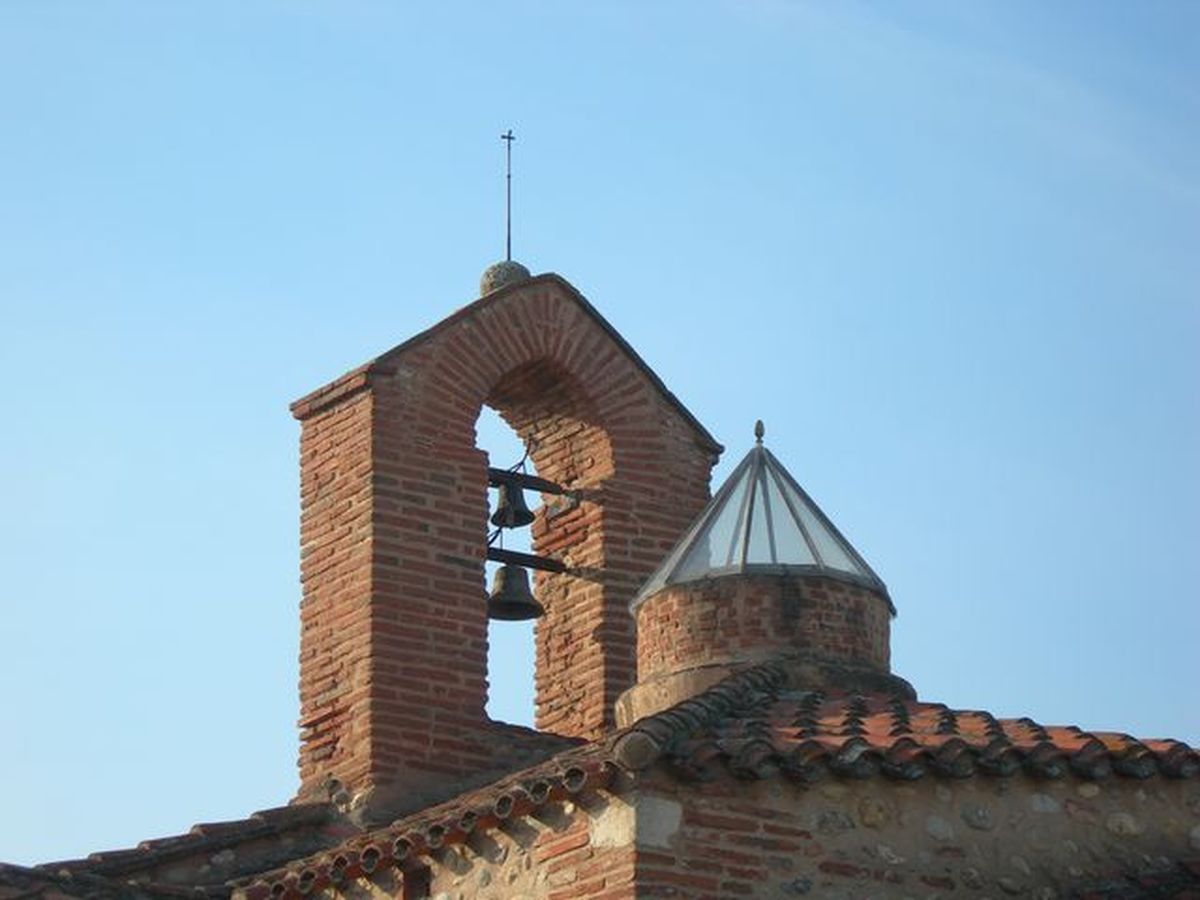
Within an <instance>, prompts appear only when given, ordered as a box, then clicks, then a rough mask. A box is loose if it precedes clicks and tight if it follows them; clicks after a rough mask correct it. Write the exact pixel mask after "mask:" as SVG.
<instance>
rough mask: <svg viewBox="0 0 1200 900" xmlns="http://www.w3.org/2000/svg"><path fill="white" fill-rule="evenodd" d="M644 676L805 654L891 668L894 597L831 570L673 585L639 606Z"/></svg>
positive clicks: (639, 643)
mask: <svg viewBox="0 0 1200 900" xmlns="http://www.w3.org/2000/svg"><path fill="white" fill-rule="evenodd" d="M637 623H638V629H637V631H638V640H637V658H638V680H639V681H646V680H649V679H653V678H655V677H658V676H663V675H671V674H676V673H679V672H683V671H686V670H688V669H695V668H701V667H705V666H725V665H729V664H738V663H754V662H760V661H763V660H767V659H772V658H775V657H779V656H797V655H799V656H803V657H807V658H811V659H812V660H814V661H817V662H823V663H833V664H835V665H839V666H846V667H850V668H856V669H859V668H865V669H873V670H875V671H878V672H881V673H887V672H888V671H889V668H890V667H889V663H890V660H889V655H890V654H889V646H888V640H889V634H890V624H891V613H890V610H889V608H888V604H887V601H886V600H884V599H883V598H882V597H879V596H878V595H876V594H875V593H873V592H872V591H869V590H867V589H866V588H862V587H859V586H857V585H853V584H848V583H846V582H842V581H837V580H834V579H831V578H826V577H823V576H796V575H749V574H739V575H729V576H725V577H720V578H711V579H706V580H704V581H700V582H693V583H690V584H683V585H675V586H672V587H668V588H665V589H663V590H661V591H659V592H658V593H657V594H654V595H653V596H652V597H649V598H647V599H646V600H645V601H644V602H643V603H642V604H641V606H639V607H638V610H637Z"/></svg>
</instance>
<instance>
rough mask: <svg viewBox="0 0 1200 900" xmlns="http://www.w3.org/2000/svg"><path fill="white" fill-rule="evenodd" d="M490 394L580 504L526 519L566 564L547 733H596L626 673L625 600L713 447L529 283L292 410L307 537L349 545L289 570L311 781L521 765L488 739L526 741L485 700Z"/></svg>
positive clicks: (549, 279) (542, 648)
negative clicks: (294, 579)
mask: <svg viewBox="0 0 1200 900" xmlns="http://www.w3.org/2000/svg"><path fill="white" fill-rule="evenodd" d="M485 403H486V404H488V405H490V406H492V407H493V408H495V409H496V410H497V411H498V412H499V413H500V414H501V415H502V417H504V418H505V419H506V420H507V421H508V422H509V424H510V425H512V427H513V428H514V430H515V431H516V432H517V433H518V435H520V436H521V437H523V438H526V439H529V438H533V439H534V445H533V446H534V450H533V454H532V459H533V462H534V465H535V467H536V469H537V471H538V473H539V474H540V475H542V476H543V477H546V478H549V479H551V480H553V481H556V482H558V483H560V484H562V485H563V486H564V487H566V488H568V489H569V490H571V491H572V492H573V494H572V498H573V500H574V501H577V502H575V503H574V505H571V504H570V503H568V504H559V505H558V506H557V507H556V508H555V509H554V510H553V512H547V511H545V510H544V511H542V512H541V514H540V515H539V517H538V520H537V522H535V525H534V529H533V545H534V549H535V552H538V553H544V554H548V555H553V556H556V557H559V558H562V559H564V561H565V562H566V563H567V565H568V567H569V569H568V572H567V573H564V574H562V575H553V576H546V575H542V576H540V577H539V583H538V591H539V596H540V597H541V598H542V599H543V602H544V603H545V604H546V605H547V609H548V613H547V615H546V616H545V617H543V619H541V620H540V621H539V623H538V626H537V629H536V635H537V637H536V641H537V660H538V662H537V674H536V686H537V725H538V728H539V729H541V730H542V731H545V732H552V733H554V734H557V735H562V736H568V737H585V738H595V737H598V736H600V735H601V734H602V733H603V732H604V731H605V730H606V729H607V728H609V727H611V725H612V723H613V704H614V702H615V701H616V698H617V696H618V695H619V694H620V693H621V692H622V691H623V690H624V689H625V688H627V687H629V686H630V685H631V684H633V682H634V680H635V676H636V663H635V648H634V631H633V620H632V617H631V616H630V614H629V611H628V603H629V601H630V600H631V599H632V597H633V595H634V593H635V592H636V590H637V588H638V586H639V585H640V583H641V582H642V581H643V580H644V578H645V577H646V576H647V575H648V574H649V573H650V571H651V570H652V569H653V568H654V566H655V565H656V564H657V563H658V562H659V561H660V560H661V558H662V556H663V555H664V554H665V553H666V552H667V551H668V550H669V549H670V547H671V545H672V544H673V543H674V541H675V540H676V539H677V538H678V536H679V535H680V533H682V531H683V530H684V529H685V528H686V527H687V525H688V524H689V523H690V522H691V520H692V519H693V518H694V517H695V516H696V515H697V514H698V513H699V511H700V509H701V508H702V507H703V505H704V503H705V502H706V500H707V498H708V483H709V472H710V470H711V466H712V463H713V462H715V459H716V455H717V453H719V451H720V447H719V445H717V444H716V443H715V442H714V441H713V440H712V438H711V436H709V435H708V434H707V432H705V431H704V429H703V428H702V427H701V426H700V425H699V424H698V423H697V422H696V421H695V419H694V418H692V417H691V416H690V414H689V413H688V412H687V411H686V410H685V409H683V407H682V406H681V405H680V404H679V402H678V401H677V400H676V399H675V398H674V397H673V396H672V395H671V394H670V393H669V392H667V391H666V390H665V388H664V387H663V386H662V384H661V382H659V381H658V379H657V377H656V376H655V375H654V374H653V372H651V371H650V370H649V369H648V367H646V365H645V363H643V362H642V361H641V360H640V358H638V357H637V355H636V354H635V353H634V352H633V351H632V349H631V348H629V347H628V345H627V344H625V342H624V341H623V339H621V338H620V336H619V335H617V334H616V332H615V331H613V330H612V328H611V326H609V325H608V324H607V323H606V322H604V320H603V319H602V318H601V317H600V316H599V314H598V313H596V311H595V310H594V309H593V308H592V307H590V305H588V304H587V302H586V301H585V300H583V298H582V297H580V296H579V295H578V294H577V293H576V292H575V291H574V289H573V288H571V287H570V286H569V285H568V284H566V282H564V281H562V280H561V279H559V278H557V277H556V276H540V277H539V278H535V279H532V280H531V281H529V282H526V283H524V284H522V285H518V286H514V287H510V288H507V289H504V290H502V291H498V292H496V293H494V294H492V295H489V296H488V297H485V298H483V299H481V300H479V301H477V302H476V303H474V304H472V305H471V306H469V307H466V308H465V309H463V310H460V311H459V312H458V313H456V314H455V315H453V316H451V317H450V318H449V319H447V320H445V321H443V322H441V323H439V324H438V325H436V326H434V327H433V328H431V329H430V330H429V331H427V332H425V333H423V334H422V335H418V336H417V337H416V338H413V339H412V340H410V341H407V342H405V343H404V344H401V345H400V346H399V347H397V348H395V349H394V350H392V351H389V352H388V353H387V354H384V355H383V356H381V357H379V358H378V359H377V360H375V361H374V362H372V363H370V364H368V365H367V366H365V367H363V368H362V369H359V370H355V371H354V372H351V373H350V374H349V375H347V376H345V377H344V378H343V379H340V380H339V382H335V383H334V384H333V385H331V386H329V387H327V388H324V389H322V390H321V391H318V392H315V393H314V394H312V395H310V396H309V397H307V398H305V399H304V400H301V401H298V402H297V404H295V405H294V407H293V409H294V411H295V413H296V415H297V416H298V417H299V418H301V419H302V421H303V422H304V432H303V433H302V440H301V443H302V452H305V451H306V448H310V449H311V450H312V456H313V458H312V460H310V461H309V464H308V466H307V468H306V465H305V462H304V461H303V460H302V479H303V481H304V490H303V491H302V494H303V496H302V507H303V509H302V516H303V519H302V521H303V522H304V523H305V527H304V528H302V533H303V534H305V536H306V538H307V537H308V536H317V535H320V536H321V537H320V540H321V541H324V542H326V543H329V544H331V545H336V550H337V553H335V555H338V554H343V553H344V554H345V555H346V557H347V561H346V563H345V565H344V566H343V569H342V571H340V572H339V573H337V574H339V575H340V576H342V577H334V578H332V586H331V579H330V575H329V572H328V569H327V568H323V569H322V570H321V572H320V574H318V573H317V572H316V571H315V567H314V571H312V572H310V571H308V569H307V568H306V566H305V565H302V581H303V582H304V588H305V604H306V607H308V608H309V610H310V614H309V615H308V617H307V619H305V620H304V621H305V624H304V633H303V634H302V641H301V657H302V659H301V705H302V718H301V725H302V727H305V728H306V729H307V730H306V732H305V737H304V738H303V739H302V748H301V775H302V780H303V781H304V783H305V785H307V786H309V787H311V786H312V785H314V784H315V783H316V781H317V780H319V779H320V777H322V775H328V774H329V773H334V775H335V777H338V780H339V781H341V782H343V783H346V782H349V783H351V784H361V785H365V786H366V787H367V788H368V789H370V788H373V787H378V786H379V785H381V784H385V783H391V784H393V785H411V784H413V783H415V782H419V783H421V784H422V785H426V786H427V785H428V784H430V783H432V782H434V781H437V780H438V779H439V778H444V779H447V780H450V781H454V780H455V779H456V778H458V779H462V778H464V777H467V778H468V780H470V778H469V776H471V775H475V776H479V777H482V776H483V775H485V774H486V773H487V772H488V771H492V770H494V769H501V768H505V767H507V768H511V767H512V765H513V764H514V762H519V760H514V759H513V758H509V757H505V758H504V759H500V758H499V757H498V755H497V754H499V755H501V756H503V755H504V753H509V756H510V757H511V753H518V754H519V753H522V752H526V751H528V752H530V753H533V752H535V751H536V748H535V747H534V745H535V744H536V741H534V740H532V739H531V740H526V738H527V737H529V734H526V733H518V732H522V730H521V729H516V728H515V726H500V725H498V724H496V723H491V722H490V721H489V720H488V719H487V717H486V715H485V713H484V705H485V702H486V672H487V658H486V657H487V619H486V608H485V603H484V593H483V578H484V552H485V543H486V510H487V505H486V466H487V458H486V454H485V453H484V452H483V451H482V450H480V449H479V448H477V447H476V445H475V432H474V429H475V423H476V421H477V419H478V415H479V412H480V409H481V408H482V406H483V405H484V404H485ZM352 411H353V412H352ZM339 417H341V418H339ZM346 417H350V419H352V420H353V421H352V422H351V424H346V422H347V421H350V420H348V419H347V418H346ZM338 421H342V422H343V424H342V428H343V432H344V434H343V436H342V437H341V438H338V437H336V436H335V437H333V438H332V439H331V438H330V432H331V429H332V428H333V426H334V423H336V422H338ZM364 431H365V432H366V434H365V435H364V434H363V432H364ZM310 437H311V438H312V439H311V440H307V438H310ZM352 448H353V450H352ZM322 450H323V451H324V454H325V456H322ZM326 457H328V459H326ZM322 460H325V461H324V462H322ZM322 467H324V468H328V469H329V470H330V471H328V472H326V471H324V469H323V468H322ZM318 469H321V470H322V471H321V474H320V475H319V476H317V477H312V478H309V477H308V475H309V474H310V470H311V472H312V474H314V476H316V475H317V470H318ZM338 489H340V493H339V492H338ZM318 542H319V541H318ZM305 543H306V546H308V545H312V544H313V543H314V541H312V540H307V539H306V540H305ZM321 558H322V559H323V558H324V556H322V557H321ZM339 558H340V557H339ZM306 559H307V557H306ZM364 570H365V571H364ZM335 623H336V625H337V627H331V626H333V625H334V624H335ZM339 629H349V630H347V631H344V632H342V631H339ZM330 673H333V675H332V676H331V675H330ZM322 717H324V718H322ZM497 729H503V730H504V740H502V741H501V740H497ZM539 746H540V745H539ZM505 747H507V748H508V749H507V750H505V749H504V748H505ZM531 748H533V749H531ZM510 751H511V752H510ZM302 792H303V791H302Z"/></svg>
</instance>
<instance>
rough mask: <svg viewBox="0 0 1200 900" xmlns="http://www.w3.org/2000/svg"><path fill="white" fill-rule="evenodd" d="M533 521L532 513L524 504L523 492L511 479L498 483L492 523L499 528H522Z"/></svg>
mask: <svg viewBox="0 0 1200 900" xmlns="http://www.w3.org/2000/svg"><path fill="white" fill-rule="evenodd" d="M532 521H533V513H532V512H530V510H529V507H528V506H526V505H525V492H524V491H523V490H521V486H520V485H518V484H515V483H514V482H511V481H505V482H503V483H502V484H501V485H500V488H499V491H498V492H497V498H496V511H495V512H494V513H492V524H493V525H498V526H499V527H501V528H524V527H525V526H526V525H528V524H529V523H531V522H532Z"/></svg>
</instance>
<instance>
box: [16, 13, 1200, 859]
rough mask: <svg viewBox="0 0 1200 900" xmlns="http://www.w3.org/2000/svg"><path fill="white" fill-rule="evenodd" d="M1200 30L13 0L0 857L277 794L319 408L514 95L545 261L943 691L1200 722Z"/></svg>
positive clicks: (461, 212)
mask: <svg viewBox="0 0 1200 900" xmlns="http://www.w3.org/2000/svg"><path fill="white" fill-rule="evenodd" d="M1198 35H1200V7H1197V6H1196V5H1195V4H1189V3H1184V2H1175V3H1171V2H1151V3H1145V4H1137V5H1133V4H1120V3H1115V2H1111V3H1110V2H1102V3H1092V2H1089V3H1082V2H1080V3H1055V4H1042V3H1033V2H1018V3H986V2H972V3H959V2H941V3H919V2H908V3H895V4H893V3H889V4H883V3H880V4H865V3H864V4H859V3H838V4H817V3H800V2H783V0H758V2H745V3H717V2H705V3H692V2H689V3H683V2H675V3H671V2H658V3H632V2H629V3H618V2H612V3H595V4H561V3H549V2H545V3H508V4H490V3H478V4H462V3H445V4H420V5H417V4H412V5H404V4H398V3H383V2H366V0H343V2H338V3H332V2H294V0H288V2H282V0H280V2H255V3H243V2H238V3H234V2H225V3H221V2H216V3H206V4H183V3H171V4H166V3H154V2H149V0H146V2H141V3H137V2H120V0H112V2H107V3H102V4H101V3H83V2H65V0H62V2H59V0H44V2H31V0H25V2H21V0H12V2H8V3H4V4H0V121H3V122H4V136H3V138H0V171H2V172H3V177H2V178H0V303H2V308H0V311H2V318H0V322H2V324H3V328H2V329H0V378H2V379H3V384H4V386H5V391H4V397H5V412H6V418H5V421H6V424H7V427H6V429H5V440H4V441H2V442H0V464H2V471H3V473H4V478H3V483H4V496H5V502H4V503H3V505H0V548H2V549H0V554H2V555H0V561H2V562H3V568H4V571H5V578H4V580H3V588H2V589H0V635H2V636H3V641H4V652H3V654H0V685H3V688H2V690H3V692H4V708H5V713H6V715H5V724H4V728H3V730H4V734H5V740H3V741H0V772H2V773H3V775H0V789H2V790H3V794H4V797H5V804H4V806H5V815H4V816H3V817H0V818H2V821H0V859H3V860H6V861H13V862H34V861H42V860H46V859H52V858H62V857H66V856H72V855H79V854H83V853H86V852H88V851H92V850H98V849H103V848H108V847H119V846H129V845H132V844H134V843H136V842H137V841H138V840H141V839H144V838H148V837H154V836H159V835H163V834H168V833H174V832H178V831H182V830H186V829H187V828H188V827H190V825H191V824H192V823H194V822H197V821H206V820H213V819H221V818H234V817H240V816H242V815H245V814H247V813H249V812H250V811H252V810H254V809H257V808H262V807H265V806H271V805H277V804H280V803H283V802H286V801H287V800H288V799H289V798H290V796H291V794H292V792H293V790H294V788H295V784H296V778H295V768H294V765H295V751H296V732H295V727H294V725H295V719H296V712H297V709H296V707H297V701H296V696H295V683H296V677H297V673H296V663H295V659H296V652H297V632H298V618H297V603H298V598H299V587H298V578H297V565H298V564H297V556H298V553H297V536H296V535H297V436H298V427H297V425H296V423H295V422H294V421H293V420H292V419H291V417H290V415H289V414H288V412H287V404H288V402H289V401H291V400H293V399H295V398H296V397H298V396H300V395H302V394H304V393H306V392H307V391H308V390H310V389H312V388H314V387H317V386H319V385H320V384H323V383H324V382H326V381H328V380H330V379H332V378H334V377H336V376H337V375H338V374H340V373H341V372H343V371H345V370H346V369H349V368H351V367H353V366H355V365H357V364H359V363H361V362H362V361H364V360H366V359H367V358H370V357H371V356H374V355H376V354H377V353H379V352H381V351H383V350H385V349H387V348H388V347H390V346H392V345H394V344H396V343H398V342H399V341H401V340H403V339H404V338H406V337H408V336H410V335H411V334H413V333H415V332H416V331H418V330H420V329H422V328H424V327H426V326H428V325H430V324H432V323H434V322H436V321H438V320H439V319H441V318H442V317H444V316H445V315H447V314H448V313H450V312H451V311H453V310H454V309H455V308H457V307H459V306H461V305H462V304H463V303H466V302H468V301H469V300H471V299H472V298H473V296H474V292H475V284H476V279H477V277H478V273H479V272H480V271H481V270H482V269H483V268H484V267H485V266H486V265H487V264H488V263H490V262H492V261H494V260H495V259H496V258H498V257H499V256H500V255H502V252H503V178H502V166H503V149H502V145H501V142H500V141H499V140H498V136H499V134H500V133H501V132H502V131H503V130H504V129H506V128H508V127H512V128H513V129H514V130H515V131H516V133H517V136H518V140H517V144H516V148H515V163H514V168H515V176H514V177H515V191H516V198H515V202H514V217H515V220H516V230H515V236H514V255H515V256H516V257H517V258H519V259H521V260H522V261H524V262H525V263H526V264H527V265H529V267H530V268H531V269H533V270H534V271H535V272H540V271H556V272H559V273H560V274H562V275H564V276H565V277H566V278H568V279H569V280H571V281H572V283H574V284H575V285H576V286H577V287H579V288H580V290H582V291H583V292H584V294H586V295H587V296H588V297H589V298H590V299H591V300H592V301H593V302H594V304H595V305H596V306H597V307H598V308H599V309H600V310H601V311H602V313H603V314H604V315H606V316H607V317H608V318H609V319H610V321H611V322H612V323H613V324H614V325H615V326H616V328H617V329H618V330H620V331H621V332H622V334H624V335H625V336H626V338H628V340H629V341H630V342H631V343H632V344H633V346H634V347H636V348H637V349H638V351H639V352H640V353H641V354H642V355H643V356H644V358H645V359H646V360H647V362H648V363H649V364H650V365H651V366H652V367H653V368H654V369H655V370H656V371H657V372H658V373H659V375H660V376H661V377H662V378H663V380H664V381H665V382H666V383H667V385H668V386H669V387H670V388H671V389H672V390H673V391H675V393H676V394H677V395H678V396H679V397H680V398H681V400H682V401H683V402H684V403H685V404H686V405H687V406H688V407H689V408H690V409H691V410H692V411H693V412H694V413H695V414H696V415H697V416H698V417H699V418H700V420H701V421H703V422H704V423H705V424H706V425H707V426H708V427H709V428H710V430H712V431H713V433H714V434H715V435H716V436H717V437H718V439H720V440H722V441H723V442H724V443H725V444H726V445H727V447H728V450H727V452H726V455H725V458H724V459H723V460H722V463H721V465H720V466H719V467H718V469H717V472H716V475H715V478H716V480H717V482H719V480H720V479H721V478H723V477H724V475H725V474H727V473H728V471H729V470H730V469H731V468H732V466H733V465H735V464H736V463H737V461H738V460H739V459H740V458H741V456H742V455H743V453H744V452H745V451H746V449H748V448H749V446H750V444H751V441H752V435H751V428H752V425H753V422H754V420H755V418H759V417H761V418H763V419H765V420H766V423H767V428H768V432H767V441H768V444H769V446H770V447H771V448H772V450H773V451H774V452H775V454H776V455H777V456H778V457H779V458H780V459H781V460H782V461H783V462H784V463H785V464H786V465H787V466H788V467H789V469H790V470H791V471H792V473H793V474H794V475H795V476H796V478H797V479H798V480H799V481H800V482H801V484H803V485H804V486H805V488H806V489H807V490H808V491H809V493H810V494H812V496H813V497H814V498H815V499H816V500H817V501H818V502H819V503H820V504H821V505H822V506H823V508H824V509H825V511H826V512H827V513H828V514H829V515H830V516H831V517H832V518H833V519H834V521H835V522H837V523H838V525H839V526H840V527H841V529H842V530H843V532H845V533H846V535H847V536H848V537H849V538H850V539H851V541H852V542H854V544H855V545H856V546H857V548H858V549H859V550H860V551H861V552H862V554H863V555H864V556H865V557H866V558H867V559H868V561H869V562H870V563H871V564H872V566H873V568H874V569H875V570H876V571H877V572H879V573H880V575H881V576H882V577H883V578H884V580H885V581H887V583H888V585H889V588H890V590H891V594H892V597H893V598H894V600H895V602H896V605H897V607H898V609H899V612H900V615H899V618H898V619H897V620H896V622H895V623H894V628H893V665H894V668H895V670H896V671H897V672H898V673H899V674H901V675H903V676H904V677H906V678H908V679H909V680H910V681H912V682H913V684H914V685H915V686H916V688H917V690H918V692H919V693H920V695H921V696H922V698H923V699H926V700H937V701H943V702H947V703H950V704H952V705H956V706H959V707H964V708H983V709H988V710H990V711H992V712H994V713H995V714H997V715H1004V716H1022V715H1028V716H1032V717H1033V718H1035V719H1037V720H1039V721H1041V722H1043V723H1046V724H1078V725H1080V726H1082V727H1085V728H1092V729H1102V728H1103V729H1114V730H1120V731H1127V732H1130V733H1133V734H1136V735H1139V736H1145V737H1157V736H1168V737H1177V738H1181V739H1185V740H1188V741H1189V742H1192V743H1200V714H1198V713H1197V712H1196V710H1197V705H1196V702H1195V696H1194V695H1195V690H1194V687H1193V686H1194V685H1195V684H1196V683H1197V682H1198V681H1200V663H1198V662H1197V659H1198V657H1200V655H1198V654H1197V653H1196V650H1195V646H1196V636H1197V634H1200V612H1198V611H1197V602H1196V599H1197V589H1196V585H1197V584H1198V583H1200V553H1198V552H1197V549H1196V548H1197V547H1198V546H1200V466H1197V464H1196V461H1197V459H1200V403H1198V399H1200V397H1198V394H1200V390H1198V388H1200V377H1198V376H1200V371H1198V369H1200V365H1198V363H1197V359H1198V357H1200V353H1198V351H1200V327H1198V326H1200V296H1198V290H1197V288H1198V285H1200V262H1198V260H1200V253H1198V252H1197V249H1198V248H1197V238H1198V236H1200V126H1198V124H1197V123H1200V46H1198V44H1200V38H1198ZM490 421H491V420H490V419H489V418H488V417H486V416H485V418H484V421H483V423H482V424H481V429H480V434H481V437H480V440H481V443H482V444H483V445H484V446H487V447H489V448H492V449H493V450H494V451H495V456H496V457H497V459H498V461H501V462H504V461H507V460H508V457H509V456H511V455H512V454H513V452H514V451H513V448H512V444H511V443H506V442H505V435H503V434H502V433H499V431H497V430H496V429H494V428H493V426H492V425H491V424H489V423H490ZM504 627H505V628H507V629H514V630H509V631H504V632H500V633H497V634H496V635H495V637H496V645H497V652H498V654H499V659H500V660H501V661H500V662H498V663H497V665H496V668H497V669H498V670H500V669H502V670H503V671H502V672H501V671H497V673H496V677H495V678H494V681H495V682H496V683H495V685H494V693H495V696H494V698H493V701H494V702H493V708H494V710H495V711H496V713H497V715H500V716H502V717H505V718H509V719H520V718H521V717H522V716H526V715H528V712H529V700H528V682H529V678H528V673H527V669H528V663H527V661H526V659H525V656H524V655H523V654H525V653H526V652H527V649H526V648H527V644H528V639H527V636H526V635H523V634H522V633H521V629H520V628H519V627H514V626H504ZM510 673H513V674H517V675H520V676H522V677H518V678H515V679H509V678H507V677H505V678H501V677H500V676H501V675H502V674H503V675H505V676H507V675H508V674H510Z"/></svg>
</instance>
